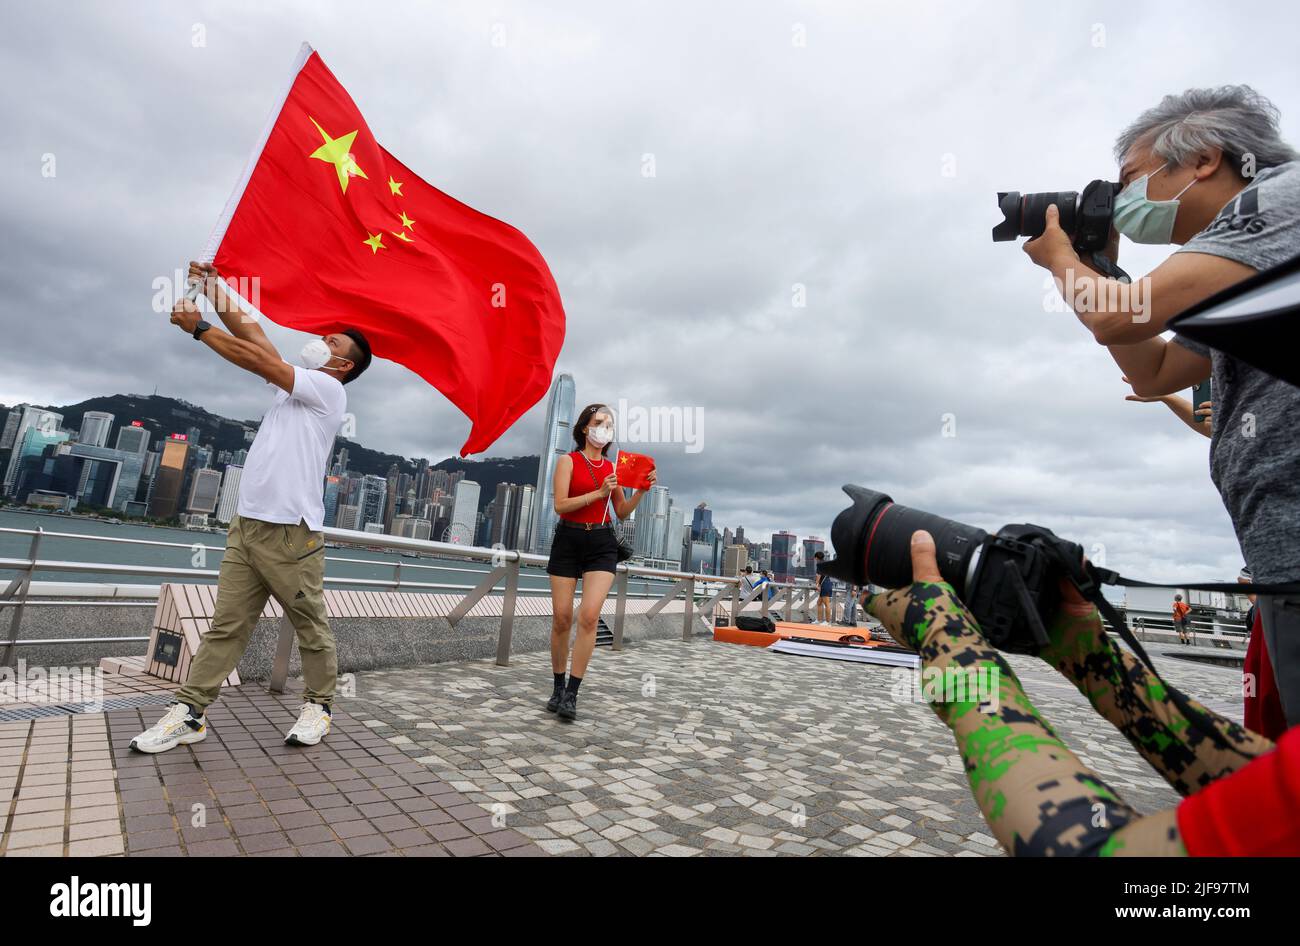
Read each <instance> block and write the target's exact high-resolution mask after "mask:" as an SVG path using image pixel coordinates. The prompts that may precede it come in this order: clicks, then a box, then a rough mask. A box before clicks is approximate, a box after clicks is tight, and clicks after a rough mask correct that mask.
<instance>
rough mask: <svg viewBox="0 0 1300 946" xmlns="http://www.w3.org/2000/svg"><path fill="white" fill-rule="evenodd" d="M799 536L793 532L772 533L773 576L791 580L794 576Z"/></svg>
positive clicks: (777, 578)
mask: <svg viewBox="0 0 1300 946" xmlns="http://www.w3.org/2000/svg"><path fill="white" fill-rule="evenodd" d="M796 541H798V537H797V536H795V535H794V534H793V533H791V532H774V533H772V577H773V578H774V579H775V580H776V581H789V580H790V579H792V578H793V577H794V568H793V564H794V546H795V542H796Z"/></svg>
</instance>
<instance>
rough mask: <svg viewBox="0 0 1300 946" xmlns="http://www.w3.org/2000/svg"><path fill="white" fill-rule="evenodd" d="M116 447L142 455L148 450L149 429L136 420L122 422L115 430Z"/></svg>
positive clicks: (124, 451)
mask: <svg viewBox="0 0 1300 946" xmlns="http://www.w3.org/2000/svg"><path fill="white" fill-rule="evenodd" d="M117 449H119V450H121V451H122V452H123V453H138V454H140V456H144V455H145V454H146V453H147V452H148V451H149V431H147V430H146V429H145V428H144V425H143V424H141V423H140V422H139V421H138V420H133V421H131V423H129V424H123V425H122V426H121V428H119V429H118V432H117Z"/></svg>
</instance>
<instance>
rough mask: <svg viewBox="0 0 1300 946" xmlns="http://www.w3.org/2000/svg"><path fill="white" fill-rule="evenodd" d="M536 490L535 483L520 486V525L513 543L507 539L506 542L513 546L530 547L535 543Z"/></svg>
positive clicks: (519, 547) (518, 547)
mask: <svg viewBox="0 0 1300 946" xmlns="http://www.w3.org/2000/svg"><path fill="white" fill-rule="evenodd" d="M535 495H536V490H534V489H533V484H531V483H526V484H525V485H523V486H520V487H519V516H518V519H519V525H518V528H517V531H516V532H515V534H514V536H513V544H512V543H511V541H509V540H507V542H506V544H507V545H510V547H511V548H516V549H529V548H532V544H533V498H534V496H535Z"/></svg>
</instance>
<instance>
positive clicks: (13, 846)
mask: <svg viewBox="0 0 1300 946" xmlns="http://www.w3.org/2000/svg"><path fill="white" fill-rule="evenodd" d="M300 704H301V697H295V696H293V695H290V694H286V695H283V696H273V695H271V694H269V693H267V692H266V691H265V690H264V689H262V688H261V687H260V686H258V685H256V684H252V685H248V686H244V687H240V688H237V689H228V690H226V691H225V692H224V693H223V694H222V699H221V700H220V701H219V702H218V703H217V704H216V705H215V706H214V707H212V708H210V710H209V714H208V715H209V735H208V738H207V739H206V740H204V741H203V742H201V743H196V744H194V745H190V746H180V747H178V748H176V749H173V750H172V751H170V752H167V753H163V754H160V755H140V754H137V753H133V752H130V751H129V750H128V749H127V744H128V743H129V742H130V740H131V737H132V736H134V735H135V734H136V733H138V732H140V730H141V729H143V728H145V726H147V725H151V724H152V723H153V722H155V721H156V719H157V718H158V716H159V715H161V713H162V712H163V707H160V706H145V707H141V708H136V709H122V710H114V711H110V712H107V713H85V714H79V715H59V716H52V717H44V718H38V719H34V720H24V721H19V722H7V723H2V724H0V856H29V855H38V856H39V855H53V856H58V855H63V854H67V855H72V856H76V855H86V856H111V855H123V854H125V855H142V856H173V855H191V856H214V855H215V856H221V855H257V856H304V857H306V856H322V855H325V856H329V855H340V856H344V855H370V854H386V855H401V856H406V857H423V856H435V857H436V856H448V855H458V856H475V855H494V854H503V855H507V856H518V855H541V854H542V853H543V852H542V851H541V850H540V849H539V848H537V846H536V845H535V844H533V842H531V841H530V840H529V839H527V838H526V837H524V836H523V835H521V834H519V833H517V832H515V831H512V830H509V829H508V828H506V827H504V826H503V825H502V823H501V822H500V821H499V820H497V821H496V822H494V820H493V818H492V817H491V815H490V814H489V813H487V812H485V811H484V810H483V808H482V807H480V806H479V805H476V804H474V803H472V802H470V801H468V800H467V799H466V798H465V797H464V796H463V795H462V794H461V793H460V792H458V791H456V790H455V789H453V788H451V787H450V786H449V785H447V784H446V782H445V781H444V780H442V779H440V778H439V777H438V776H437V775H435V774H434V773H432V772H430V771H429V770H428V768H427V767H426V766H424V765H423V764H421V763H418V762H414V761H412V759H411V757H410V755H409V754H408V753H406V752H403V751H402V750H401V749H399V748H396V747H395V746H393V745H392V744H391V743H390V742H389V741H387V740H385V739H383V738H382V737H380V736H378V735H375V734H374V733H372V732H371V731H370V730H368V729H367V728H366V727H365V726H363V725H361V724H360V723H359V722H358V721H357V720H355V719H354V718H352V717H351V716H350V715H349V714H348V713H347V711H346V709H343V708H340V710H339V711H338V712H337V713H336V714H335V722H334V729H333V732H331V733H330V735H329V736H328V737H327V739H326V741H325V742H323V743H322V744H321V745H319V746H313V747H311V748H302V747H293V746H286V745H284V743H283V737H284V733H285V732H287V731H288V729H289V727H290V726H292V725H293V721H294V719H295V718H296V717H297V712H298V707H299V705H300Z"/></svg>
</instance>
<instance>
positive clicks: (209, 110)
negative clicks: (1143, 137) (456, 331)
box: [0, 2, 1300, 577]
mask: <svg viewBox="0 0 1300 946" xmlns="http://www.w3.org/2000/svg"><path fill="white" fill-rule="evenodd" d="M1174 12H1176V16H1175V15H1172V14H1173V13H1174ZM1296 19H1297V18H1296V15H1295V14H1294V13H1291V12H1281V11H1277V10H1273V11H1267V12H1259V13H1256V14H1254V15H1252V16H1250V17H1241V18H1237V19H1231V18H1226V17H1224V15H1223V8H1222V7H1221V5H1215V4H1210V3H1185V4H1180V5H1178V6H1177V7H1176V8H1168V9H1161V8H1153V9H1150V10H1147V9H1145V8H1142V9H1139V8H1136V7H1135V6H1134V5H1132V4H1119V3H1091V4H1088V5H1086V6H1080V7H1078V8H1077V9H1068V10H1067V9H1057V8H1055V7H1054V6H1053V7H1051V8H1044V7H1043V5H1035V4H1028V3H1024V4H1004V5H1001V6H999V7H997V8H996V9H995V10H994V11H993V12H988V11H978V10H970V9H968V8H967V7H966V6H964V5H958V4H950V5H946V6H945V5H935V6H926V7H922V8H911V7H908V8H905V9H901V10H900V9H874V8H873V9H871V10H870V11H868V10H867V9H865V8H864V9H861V10H858V9H855V8H853V7H849V6H844V7H840V6H838V5H832V4H821V3H802V4H772V5H752V4H743V3H739V2H737V3H728V4H711V5H709V6H708V7H707V8H701V7H700V6H699V5H689V4H656V5H654V6H653V7H650V8H638V9H632V8H624V7H620V6H617V5H609V4H597V3H586V4H569V3H566V4H546V5H543V4H522V3H501V4H497V5H495V6H493V7H491V8H487V7H482V6H481V5H476V4H470V3H464V4H451V5H437V6H436V7H435V6H433V5H426V4H370V5H366V6H364V7H356V6H348V5H342V4H340V5H333V6H327V7H322V5H320V4H308V3H305V2H304V3H297V4H293V3H290V4H279V5H276V7H274V8H267V7H266V6H265V5H263V4H255V3H242V4H238V3H222V4H207V3H197V4H185V3H166V4H163V3H155V4H148V3H142V4H132V5H130V6H129V7H123V6H119V5H109V4H90V3H84V4H71V5H68V6H66V7H65V8H64V9H63V12H60V13H59V14H58V15H55V14H52V13H50V12H48V11H46V10H42V9H40V8H39V7H26V8H15V9H13V10H11V11H10V12H9V16H8V20H9V23H8V29H7V31H6V34H5V36H4V38H3V39H0V44H3V48H4V53H5V54H4V56H3V58H2V59H0V78H2V79H3V81H4V82H5V86H6V88H8V89H10V90H11V91H12V92H14V93H16V94H11V95H10V96H8V97H7V99H6V102H5V105H4V106H3V107H4V115H3V118H4V128H5V129H6V140H7V142H8V147H7V148H6V149H5V154H4V156H3V158H2V159H0V160H3V164H2V165H0V167H3V169H4V174H3V175H0V195H2V196H3V199H4V206H5V207H6V214H5V218H4V222H3V231H2V232H3V234H4V246H5V252H4V255H3V259H0V292H3V298H4V300H5V302H4V310H3V311H4V316H3V319H4V326H5V328H6V333H5V337H6V354H7V355H8V357H7V358H6V371H5V372H4V376H3V378H0V400H3V401H4V402H6V403H13V402H15V401H18V400H23V399H27V400H36V401H42V402H51V401H55V402H68V401H73V400H78V399H80V398H83V397H88V396H92V395H95V394H103V393H109V392H115V391H123V390H135V391H148V390H151V389H152V388H153V386H154V384H157V385H158V388H159V391H160V392H161V393H166V394H169V395H174V396H181V397H185V398H187V399H189V400H192V401H195V402H197V403H201V404H203V405H204V406H206V407H208V408H209V409H211V410H214V411H218V412H220V413H223V414H226V415H229V416H234V417H256V416H259V415H260V413H261V411H262V410H263V409H264V407H265V395H264V394H263V392H262V390H261V385H260V384H259V383H258V382H256V381H255V380H252V379H250V378H248V377H246V376H244V375H242V374H241V373H240V372H239V371H238V370H237V369H234V368H233V367H230V366H228V365H225V364H222V363H218V362H216V361H214V360H212V359H211V357H210V356H207V355H206V353H204V352H200V351H197V350H196V349H195V348H194V347H193V346H192V345H190V344H189V343H188V341H187V340H186V339H184V338H183V337H182V336H180V335H179V333H177V332H176V331H175V329H173V328H171V327H169V326H167V324H166V318H165V316H162V315H158V314H156V313H154V312H152V311H151V310H150V308H149V298H150V296H151V295H152V290H151V288H150V287H151V283H152V281H153V280H154V279H155V278H156V277H158V276H161V275H168V274H170V273H171V272H172V270H173V269H174V268H175V267H176V266H178V265H182V264H183V263H184V261H185V260H187V259H188V258H190V257H191V256H193V255H195V254H197V252H198V251H199V250H200V249H201V248H202V246H203V243H204V241H205V240H206V237H207V232H208V228H209V227H210V225H211V222H212V221H213V220H214V219H215V217H216V215H217V213H218V212H219V211H220V209H221V207H222V205H223V204H224V201H225V199H226V196H227V194H228V193H229V189H230V187H231V185H232V184H233V182H234V180H235V178H236V177H237V176H238V173H239V171H240V168H241V167H242V165H243V162H244V160H245V157H246V154H247V149H248V147H249V146H250V145H251V143H252V141H253V139H254V138H255V136H256V134H257V132H258V130H259V129H260V127H261V125H262V122H263V120H264V117H265V113H266V110H267V107H268V104H269V102H270V100H271V98H272V97H273V96H274V94H275V91H276V89H277V88H278V87H279V85H280V83H281V82H282V81H283V77H284V74H285V70H286V69H287V67H288V65H289V62H290V60H291V58H292V56H293V53H294V50H295V49H296V47H297V44H298V42H300V41H301V40H302V39H307V40H308V41H310V42H311V43H312V44H313V45H314V46H315V47H316V48H317V50H319V51H320V53H321V55H322V56H323V57H324V59H325V61H326V62H327V63H328V64H329V66H330V68H331V69H332V70H333V71H334V72H335V74H336V75H337V76H338V77H339V79H340V80H341V81H342V82H343V83H344V85H345V86H346V87H347V88H348V89H349V91H350V92H351V94H352V96H353V98H354V99H355V100H356V101H357V104H358V105H359V106H360V108H361V109H362V111H363V112H364V113H365V115H366V117H367V119H368V121H369V124H370V126H371V128H372V130H373V131H374V132H375V134H376V136H377V137H378V138H379V140H380V141H381V142H382V143H383V144H384V146H385V147H387V148H388V149H389V150H390V151H392V152H393V153H394V154H396V155H398V156H399V157H401V158H402V160H403V161H404V162H405V163H407V164H408V165H409V166H410V167H411V168H412V169H414V170H416V171H417V172H418V173H420V174H421V175H422V176H424V177H425V178H426V179H427V180H429V181H430V182H432V183H434V184H436V185H437V186H438V187H440V188H442V189H444V190H446V191H447V192H449V193H451V194H453V195H455V196H457V197H458V198H460V199H462V200H465V201H466V202H468V203H470V204H472V205H473V206H476V207H478V208H479V209H481V210H483V211H485V212H487V213H491V214H493V215H495V216H499V217H501V218H502V219H505V220H508V221H510V222H511V223H513V224H515V225H517V226H519V227H520V228H521V229H522V230H523V231H524V232H525V233H527V234H528V235H529V236H530V237H531V238H532V239H533V241H534V242H535V243H536V244H537V245H538V247H539V248H540V249H541V250H542V252H543V253H544V255H545V256H546V258H547V259H548V261H549V262H550V265H551V267H552V269H553V271H554V273H555V276H556V279H557V282H558V284H559V286H560V289H561V292H562V294H563V296H564V300H565V306H566V310H567V312H568V316H569V325H568V338H567V341H566V344H565V348H564V351H563V352H562V354H561V356H560V362H559V365H558V366H557V367H558V369H559V370H563V371H568V372H570V373H572V374H573V375H574V376H575V378H576V379H577V383H578V398H579V400H580V401H581V402H583V403H585V402H587V401H589V400H603V401H611V402H617V400H618V399H619V398H620V397H621V398H626V399H627V400H628V401H629V402H631V403H633V404H639V405H646V406H654V405H684V406H688V407H698V408H700V409H701V410H702V411H703V413H704V418H705V427H704V431H705V439H704V450H703V451H702V452H700V453H693V454H688V453H686V452H685V451H684V449H683V448H682V446H681V445H651V446H648V447H647V448H646V450H647V452H650V453H653V454H655V456H656V457H657V459H658V461H659V464H660V469H661V481H662V482H664V483H665V484H666V485H668V486H669V487H670V488H671V489H672V491H673V493H674V495H675V496H676V497H677V498H678V500H679V501H681V502H684V503H686V504H688V505H693V504H694V503H695V502H698V501H701V500H704V501H707V502H708V503H709V504H710V505H711V506H712V507H713V508H714V510H715V522H719V523H722V524H726V525H731V526H733V527H734V526H736V525H744V526H745V528H746V532H747V533H748V534H749V535H751V536H756V535H762V534H763V533H766V532H770V531H772V530H774V529H780V528H787V529H791V530H793V531H796V532H798V533H799V534H801V535H804V534H809V533H816V534H820V535H823V536H825V535H827V533H828V530H829V522H830V520H831V518H832V517H833V515H834V513H835V512H836V511H837V510H838V509H839V508H840V505H841V498H840V494H839V486H840V484H841V483H844V482H850V481H852V482H860V483H865V484H868V485H873V486H876V487H878V488H882V489H887V490H890V491H892V492H893V493H894V495H895V498H897V499H898V500H899V501H902V502H906V503H909V504H912V505H917V506H922V507H926V508H930V509H932V510H934V511H936V512H940V513H944V514H947V515H952V516H958V517H964V518H968V519H969V520H971V521H973V522H976V523H978V524H980V525H983V526H986V527H996V526H999V525H1001V524H1002V523H1004V522H1007V521H1024V520H1031V521H1038V522H1041V523H1042V524H1044V525H1049V526H1052V527H1054V528H1057V529H1059V530H1060V531H1063V532H1066V533H1068V534H1070V535H1072V536H1074V537H1075V538H1077V539H1079V540H1080V541H1083V542H1084V543H1085V545H1089V546H1091V545H1092V544H1094V543H1099V544H1101V545H1104V546H1105V548H1106V551H1107V559H1108V562H1109V564H1111V565H1112V566H1115V567H1119V568H1121V569H1123V570H1126V571H1131V572H1132V573H1133V574H1135V575H1147V576H1151V577H1173V576H1179V575H1209V576H1225V575H1228V574H1231V573H1232V572H1233V571H1234V570H1235V569H1236V567H1237V566H1238V563H1239V553H1238V551H1237V548H1236V542H1235V540H1234V539H1233V537H1232V533H1231V529H1230V527H1229V524H1228V520H1227V517H1226V515H1225V514H1224V512H1223V510H1222V507H1221V504H1220V503H1219V500H1218V497H1217V495H1216V493H1215V491H1214V489H1213V487H1212V485H1211V484H1210V482H1209V477H1208V469H1207V461H1206V451H1207V446H1208V442H1207V441H1205V440H1203V439H1201V438H1197V437H1195V436H1194V435H1193V434H1191V433H1190V432H1188V431H1186V430H1185V428H1183V427H1182V426H1181V425H1180V424H1179V423H1178V422H1177V421H1176V420H1175V419H1174V418H1173V417H1172V415H1170V414H1169V413H1168V412H1167V411H1166V410H1165V409H1164V408H1163V407H1161V406H1160V405H1142V404H1133V403H1127V402H1125V401H1124V399H1123V396H1124V394H1125V393H1126V389H1125V386H1124V385H1123V384H1122V383H1121V382H1120V380H1119V372H1118V370H1117V369H1116V368H1115V366H1114V365H1113V363H1112V362H1111V360H1110V358H1109V356H1108V355H1107V354H1106V353H1105V351H1104V350H1102V349H1100V348H1099V347H1098V346H1096V345H1095V344H1094V343H1093V342H1092V341H1091V340H1090V338H1089V337H1088V336H1087V335H1086V334H1085V333H1084V332H1083V331H1082V330H1081V329H1080V327H1079V326H1078V324H1077V322H1076V321H1075V320H1074V318H1073V316H1071V315H1068V314H1065V313H1060V312H1048V311H1044V307H1043V299H1044V296H1045V295H1046V290H1045V289H1044V285H1043V273H1042V271H1041V270H1038V269H1036V268H1035V267H1033V266H1032V264H1030V263H1029V261H1028V260H1027V258H1026V257H1025V256H1024V254H1023V253H1021V252H1020V251H1019V250H1018V249H1017V248H1015V247H1014V246H1012V245H1007V244H1000V245H994V244H992V243H991V242H990V241H989V232H988V231H989V228H990V227H991V226H992V224H993V222H994V219H993V218H994V202H993V195H994V193H995V192H996V191H997V190H999V189H1012V188H1015V189H1020V190H1047V189H1065V188H1078V187H1081V186H1082V185H1083V184H1084V183H1086V182H1087V181H1088V180H1090V179H1092V178H1093V177H1099V176H1108V175H1111V174H1113V165H1112V162H1111V158H1110V145H1111V142H1112V140H1113V138H1114V135H1115V133H1116V132H1117V131H1118V129H1119V128H1121V127H1122V126H1123V125H1124V124H1125V123H1126V122H1127V121H1128V120H1129V119H1130V118H1131V117H1132V116H1133V115H1135V114H1136V113H1137V112H1139V111H1140V110H1141V109H1143V108H1145V107H1146V106H1147V105H1149V104H1151V103H1153V102H1154V101H1156V100H1157V99H1158V98H1159V97H1160V96H1161V95H1163V94H1165V93H1167V92H1170V91H1176V90H1181V89H1183V88H1185V87H1187V86H1191V85H1211V84H1219V83H1222V82H1229V81H1233V82H1238V81H1248V82H1251V83H1252V84H1254V85H1256V86H1257V87H1258V88H1259V89H1261V90H1262V91H1264V92H1265V94H1268V95H1270V96H1271V97H1272V98H1273V99H1274V101H1275V102H1276V103H1277V104H1278V105H1279V107H1280V108H1281V109H1282V112H1283V117H1284V128H1285V130H1286V131H1287V133H1288V136H1289V137H1290V139H1291V140H1293V141H1295V140H1300V118H1298V117H1297V116H1300V94H1297V93H1298V92H1300V89H1297V85H1296V80H1295V76H1294V70H1293V69H1292V68H1291V66H1290V61H1291V58H1292V55H1293V54H1292V50H1291V48H1290V47H1291V45H1292V43H1291V37H1292V36H1294V34H1295V26H1296ZM196 23H199V24H202V25H203V27H204V28H205V30H206V39H207V45H206V47H205V48H198V49H196V48H194V47H193V46H192V45H191V41H190V39H191V35H192V28H193V25H194V24H196ZM796 24H802V25H803V26H804V27H805V29H806V35H807V46H806V48H800V47H796V46H794V45H793V44H792V42H791V38H792V31H793V30H794V29H795V26H796ZM1097 24H1100V25H1101V26H1102V27H1104V30H1105V37H1106V45H1105V46H1104V47H1103V48H1094V47H1093V45H1092V39H1093V36H1094V27H1095V25H1097ZM502 31H503V32H502ZM501 35H503V36H504V38H505V45H504V46H503V47H500V48H498V47H496V46H494V45H493V43H492V40H493V37H494V36H501ZM46 153H53V154H54V155H55V156H56V158H57V161H58V165H57V167H58V174H57V177H55V178H53V179H46V178H43V177H42V176H41V174H40V164H41V159H42V155H44V154H46ZM646 154H652V155H653V156H654V161H655V167H656V176H655V177H653V178H646V177H643V176H642V173H641V168H642V161H643V155H646ZM945 160H950V161H951V162H955V169H956V173H955V175H954V176H951V177H947V176H944V175H943V173H942V170H943V166H944V164H943V162H944V161H945ZM1163 256H1164V254H1163V253H1162V252H1160V251H1158V250H1156V249H1154V248H1149V247H1148V248H1139V247H1133V246H1131V245H1125V247H1124V248H1123V259H1122V263H1124V264H1125V265H1126V266H1127V267H1129V268H1130V270H1131V271H1133V272H1135V273H1141V272H1146V271H1147V270H1149V269H1150V268H1152V267H1153V266H1154V265H1156V264H1157V263H1158V262H1159V261H1160V260H1161V259H1162V258H1163ZM795 284H802V285H803V286H804V287H806V292H807V306H806V307H805V308H795V307H793V306H792V304H791V299H792V292H793V289H792V287H793V286H794V285H795ZM271 331H272V336H273V338H274V340H275V341H276V342H277V344H280V345H282V347H283V348H284V350H286V351H296V349H297V347H298V346H299V345H300V344H301V336H299V335H298V334H297V333H294V332H289V331H286V330H282V329H278V328H272V330H271ZM205 359H206V360H205ZM349 393H350V395H351V399H352V409H353V410H354V411H355V413H356V414H357V416H358V437H359V439H361V441H362V442H364V443H366V444H367V445H369V446H373V447H376V448H381V449H387V450H392V451H395V452H400V453H404V454H407V455H412V456H417V455H418V456H428V457H432V458H440V457H443V456H449V455H453V454H454V453H455V452H456V450H457V449H458V448H459V446H460V444H461V443H462V442H463V440H464V438H465V435H466V433H467V431H468V422H467V421H466V420H465V419H464V418H463V417H462V416H461V415H460V413H459V412H458V411H457V410H456V409H455V408H454V407H452V406H451V405H450V404H448V403H447V402H446V401H445V399H443V398H442V397H441V395H439V394H438V393H437V392H435V391H433V390H432V389H430V388H429V387H428V386H427V385H425V384H424V383H423V382H422V381H420V380H419V379H418V378H416V377H415V376H414V375H412V374H411V373H410V372H408V371H406V370H405V369H403V368H400V367H398V366H396V365H391V364H383V365H377V366H376V367H375V368H374V369H372V372H371V373H370V374H368V375H367V377H366V378H365V379H364V381H363V382H361V383H358V384H357V385H356V386H355V387H354V389H353V390H351V391H350V392H349ZM947 414H952V415H954V416H955V422H956V429H957V436H956V437H953V438H947V437H943V436H942V435H941V425H942V423H943V418H944V415H947ZM542 419H543V418H542V407H538V408H535V409H533V410H532V411H530V412H529V413H528V414H527V415H526V416H525V417H524V418H523V419H521V420H520V421H519V423H517V424H516V425H515V426H514V427H513V428H512V429H511V430H510V431H508V432H507V433H506V434H505V436H503V437H502V439H501V440H500V442H499V443H498V444H497V445H496V446H495V447H494V448H493V450H492V453H493V454H496V455H517V454H522V453H530V452H535V451H536V450H537V447H538V440H539V438H540V427H541V424H542Z"/></svg>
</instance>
